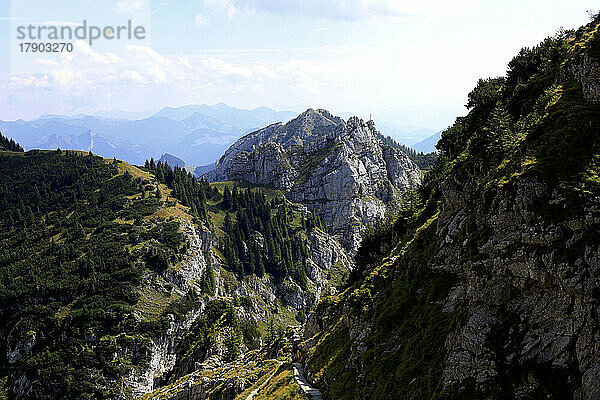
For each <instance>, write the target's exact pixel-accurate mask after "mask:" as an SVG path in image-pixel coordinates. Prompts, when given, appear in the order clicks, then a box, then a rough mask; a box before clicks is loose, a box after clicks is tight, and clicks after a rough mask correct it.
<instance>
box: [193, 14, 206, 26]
mask: <svg viewBox="0 0 600 400" xmlns="http://www.w3.org/2000/svg"><path fill="white" fill-rule="evenodd" d="M194 22H195V24H196V26H202V25H204V24H205V23H206V18H205V17H204V15H202V14H197V15H196V16H195V17H194Z"/></svg>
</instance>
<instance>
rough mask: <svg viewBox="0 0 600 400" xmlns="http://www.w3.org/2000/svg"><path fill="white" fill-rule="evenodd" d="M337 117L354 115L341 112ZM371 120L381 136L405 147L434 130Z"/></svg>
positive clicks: (375, 119) (346, 117)
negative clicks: (388, 137)
mask: <svg viewBox="0 0 600 400" xmlns="http://www.w3.org/2000/svg"><path fill="white" fill-rule="evenodd" d="M339 116H340V117H342V118H345V119H348V118H350V117H353V116H355V114H353V113H349V112H343V113H340V114H339ZM373 120H374V121H375V124H376V125H377V128H378V129H379V131H380V132H381V134H382V135H383V136H390V137H391V138H392V139H394V140H396V141H397V142H398V143H401V144H404V145H407V146H411V145H413V144H415V143H417V142H419V141H420V140H422V139H424V138H426V137H428V136H430V135H431V134H433V133H434V132H435V130H434V129H430V128H424V127H422V126H414V125H398V124H396V123H392V122H389V121H384V120H381V119H379V118H373Z"/></svg>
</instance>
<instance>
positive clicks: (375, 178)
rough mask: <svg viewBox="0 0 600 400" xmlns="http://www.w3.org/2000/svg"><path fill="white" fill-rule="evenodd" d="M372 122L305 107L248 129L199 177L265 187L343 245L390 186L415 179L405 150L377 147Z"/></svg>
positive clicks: (351, 242) (354, 240) (397, 188)
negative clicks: (284, 119)
mask: <svg viewBox="0 0 600 400" xmlns="http://www.w3.org/2000/svg"><path fill="white" fill-rule="evenodd" d="M376 133H377V131H376V128H375V124H374V123H373V121H368V122H365V121H363V120H361V119H359V118H357V117H352V118H350V119H349V120H348V121H343V120H342V119H340V118H338V117H334V116H332V115H331V114H330V113H328V112H327V111H325V110H312V109H311V110H308V111H306V112H305V113H303V114H301V115H300V116H298V117H297V118H296V119H294V120H292V121H290V122H289V123H287V124H285V125H281V124H274V125H270V126H268V127H266V128H264V129H261V130H259V131H256V132H253V133H250V134H248V135H246V136H244V137H243V138H241V139H240V140H238V141H237V142H236V143H234V144H233V145H232V146H231V147H230V148H229V149H228V150H227V152H225V154H224V155H223V157H221V159H220V160H219V161H218V162H217V166H216V168H215V169H214V170H213V171H210V172H209V173H208V174H207V175H206V176H207V178H208V179H209V180H212V181H224V180H240V181H247V182H250V183H255V184H263V185H273V186H275V187H276V188H278V189H283V190H286V191H288V193H287V197H288V198H289V199H290V200H292V201H294V202H297V203H301V204H303V205H304V206H306V207H307V208H308V209H309V210H310V211H313V210H314V211H316V212H317V213H318V214H319V215H320V216H321V218H322V219H323V220H324V221H325V222H326V223H327V226H328V229H329V231H330V232H331V233H332V234H333V235H334V236H335V237H336V238H337V239H338V241H339V242H340V243H342V244H343V245H344V246H345V247H346V248H347V249H350V250H353V251H354V250H356V249H357V248H358V245H359V243H360V237H361V236H360V235H361V233H362V231H363V229H364V227H365V226H366V225H372V224H374V223H375V222H376V221H378V220H379V219H381V218H382V217H383V216H384V214H385V211H386V207H387V204H388V203H389V202H390V201H391V200H392V199H393V198H394V197H396V195H397V193H398V192H401V191H403V190H405V189H407V188H408V187H409V186H411V185H412V184H416V183H418V182H419V180H420V173H419V169H418V167H417V166H416V165H415V164H414V163H413V162H412V161H411V160H410V159H409V158H408V156H407V155H406V154H404V153H403V152H401V151H400V150H397V149H395V148H392V147H388V146H383V145H382V143H381V142H380V141H379V140H378V139H377V137H376Z"/></svg>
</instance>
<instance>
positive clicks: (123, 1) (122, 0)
mask: <svg viewBox="0 0 600 400" xmlns="http://www.w3.org/2000/svg"><path fill="white" fill-rule="evenodd" d="M147 7H148V0H118V1H117V7H116V9H115V11H116V12H118V13H128V14H131V13H135V12H139V11H142V10H147Z"/></svg>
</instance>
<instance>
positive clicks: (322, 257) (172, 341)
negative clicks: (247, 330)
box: [11, 205, 353, 398]
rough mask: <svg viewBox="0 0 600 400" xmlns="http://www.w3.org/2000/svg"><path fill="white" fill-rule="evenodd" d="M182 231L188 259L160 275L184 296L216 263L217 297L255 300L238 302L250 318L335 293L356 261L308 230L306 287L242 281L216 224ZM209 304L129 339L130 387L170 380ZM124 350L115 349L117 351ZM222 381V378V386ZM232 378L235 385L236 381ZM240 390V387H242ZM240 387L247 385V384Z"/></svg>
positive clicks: (145, 389) (148, 387) (142, 389)
mask: <svg viewBox="0 0 600 400" xmlns="http://www.w3.org/2000/svg"><path fill="white" fill-rule="evenodd" d="M294 209H295V210H296V211H298V212H303V213H308V210H307V209H306V208H305V207H303V206H301V205H294ZM181 230H182V232H183V233H184V234H185V237H186V238H187V241H188V243H189V247H188V251H187V253H186V255H185V259H184V260H183V262H182V263H181V265H179V266H178V267H177V268H167V269H165V270H164V271H163V272H162V274H161V278H162V279H164V281H165V282H167V283H168V284H171V285H173V287H174V290H176V291H178V292H179V293H180V294H181V295H183V294H185V293H187V292H188V291H189V290H196V291H197V292H200V288H199V287H198V284H199V282H200V278H201V277H202V275H203V274H204V273H205V271H206V269H207V268H213V271H214V274H215V280H216V290H215V294H214V296H213V298H232V297H239V298H242V297H243V298H249V299H251V301H252V305H251V307H250V309H249V310H248V311H246V310H244V308H243V307H239V308H238V310H237V313H238V314H239V315H240V317H241V319H242V320H246V321H247V320H254V321H266V320H269V319H270V318H275V319H277V318H278V317H277V316H273V315H272V312H273V306H274V305H276V304H277V300H278V299H279V300H280V301H281V303H282V304H283V305H284V306H285V307H288V308H289V309H290V310H293V311H299V310H309V309H310V308H312V307H313V306H314V305H315V304H316V303H317V302H318V301H319V299H320V297H321V295H322V293H324V292H328V293H335V287H334V286H333V281H335V280H340V279H342V278H341V277H339V276H338V275H339V274H342V275H347V274H348V272H349V271H350V270H351V269H352V266H353V261H352V259H351V258H350V257H349V256H348V255H347V252H346V251H345V250H344V248H343V247H342V246H341V245H340V243H338V242H337V240H335V239H334V238H333V237H332V236H330V235H329V234H327V233H326V232H323V231H322V230H320V229H317V228H315V229H312V230H310V231H309V232H308V235H307V238H306V240H307V249H308V256H309V257H308V259H307V277H308V279H309V281H308V287H307V288H306V289H302V288H301V287H300V286H299V285H298V284H297V283H295V282H293V281H292V280H290V279H286V280H284V281H282V282H277V281H276V280H275V279H273V278H272V277H270V276H264V277H257V276H255V275H252V276H247V277H245V279H243V280H238V279H236V278H235V276H234V275H231V274H229V275H227V276H225V275H226V272H225V271H224V270H223V269H222V268H221V260H220V258H219V257H218V256H217V255H216V253H215V247H216V246H218V239H217V238H216V236H215V235H214V234H213V232H212V231H211V229H209V228H207V227H206V226H204V225H203V224H201V225H200V226H198V227H196V226H194V225H192V224H190V223H188V222H185V221H182V222H181ZM256 235H257V237H256V240H257V241H260V239H259V238H260V237H261V234H260V233H259V232H257V233H256ZM225 281H226V282H225ZM149 284H150V283H149ZM205 303H206V301H203V302H202V307H200V308H198V309H196V310H193V311H192V312H190V313H188V315H186V316H185V319H184V320H183V321H175V320H174V319H173V318H171V320H170V322H169V327H168V329H167V330H166V331H164V333H163V334H162V335H161V336H159V337H155V338H152V339H151V340H144V341H141V340H130V341H128V343H130V344H126V345H123V346H121V347H120V348H121V350H120V351H122V352H125V353H127V355H129V356H131V354H132V353H135V354H138V355H139V356H138V357H137V358H140V359H142V358H143V359H145V360H146V361H145V362H143V363H140V364H141V365H142V367H136V368H133V369H132V370H131V371H130V372H129V373H128V374H127V375H126V376H124V377H123V378H124V386H125V388H127V389H126V390H127V391H131V393H132V394H133V395H134V396H135V397H139V396H142V395H143V394H145V393H149V392H152V391H153V390H156V389H157V388H158V387H160V386H161V385H162V384H164V383H165V379H166V378H167V377H168V376H169V374H171V373H172V371H173V370H174V368H175V367H176V365H177V363H178V362H179V361H178V358H177V357H178V353H177V343H178V341H179V340H181V338H182V337H183V336H184V335H185V334H186V333H187V332H188V331H189V330H190V327H191V326H192V324H193V323H194V321H195V320H196V319H197V318H198V317H199V316H201V315H202V313H203V309H204V305H205ZM220 339H221V340H219V341H218V342H219V343H218V344H217V345H216V346H215V347H214V348H212V349H211V351H210V353H209V354H207V357H210V356H222V355H223V353H224V352H225V350H224V341H225V338H224V337H223V338H220ZM34 342H35V335H34V337H33V342H32V343H33V344H30V343H29V342H27V343H20V344H17V345H16V346H17V347H16V349H15V350H11V354H14V356H13V357H18V354H19V353H20V352H23V351H26V347H27V346H33V345H34ZM123 355H124V354H121V355H119V354H116V355H115V356H123ZM217 360H218V357H217ZM204 361H205V360H193V362H192V363H191V364H190V365H185V366H180V368H179V370H183V371H194V370H196V369H198V365H199V364H201V363H203V362H204ZM221 383H222V382H219V385H221ZM230 383H231V384H234V383H235V382H233V381H232V382H230ZM209 386H210V388H211V390H212V389H214V387H215V385H213V383H210V384H209ZM234 386H235V385H234ZM238 386H239V385H238ZM236 387H237V386H236ZM192 390H193V391H194V392H193V393H194V394H193V395H194V396H199V397H198V398H204V397H202V396H205V395H206V390H208V389H206V385H204V386H202V385H194V388H193V389H192ZM196 390H198V393H196V392H195V391H196ZM232 390H233V389H232ZM235 390H237V392H239V390H238V389H235ZM241 390H243V387H242V389H241ZM228 393H229V392H228ZM232 393H233V392H232ZM233 397H235V395H233ZM233 397H232V398H233ZM192 398H194V397H192Z"/></svg>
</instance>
